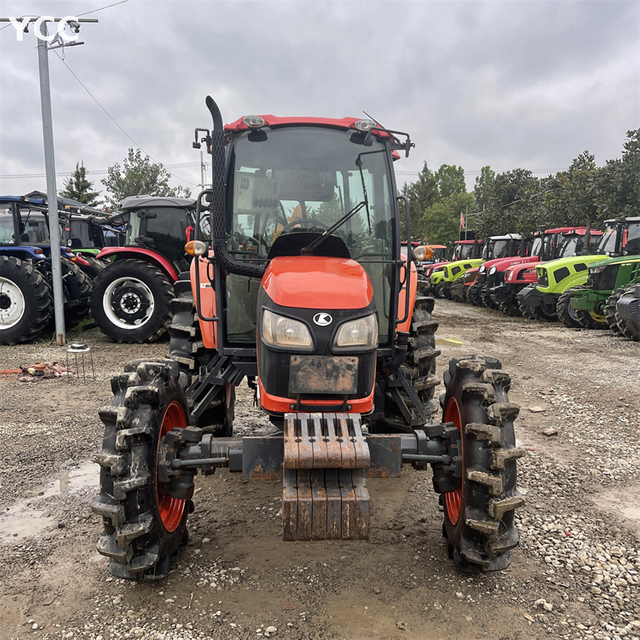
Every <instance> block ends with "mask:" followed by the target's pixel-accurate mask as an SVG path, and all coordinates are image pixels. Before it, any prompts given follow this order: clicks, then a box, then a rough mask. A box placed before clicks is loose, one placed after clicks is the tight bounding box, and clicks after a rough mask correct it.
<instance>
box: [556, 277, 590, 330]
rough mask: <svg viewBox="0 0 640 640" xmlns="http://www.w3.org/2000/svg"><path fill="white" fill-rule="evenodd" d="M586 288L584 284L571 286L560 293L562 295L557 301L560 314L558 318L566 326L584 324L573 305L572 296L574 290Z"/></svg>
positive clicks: (574, 326)
mask: <svg viewBox="0 0 640 640" xmlns="http://www.w3.org/2000/svg"><path fill="white" fill-rule="evenodd" d="M584 288H585V287H584V286H578V287H569V288H568V289H567V290H566V291H564V292H563V293H561V294H560V297H559V298H558V301H557V302H556V314H557V316H558V320H559V321H560V322H562V324H564V326H565V327H569V328H570V329H572V328H576V327H582V326H583V325H582V324H581V322H580V318H579V317H578V314H577V309H574V308H573V307H572V306H571V296H572V295H573V292H574V291H577V290H578V289H584Z"/></svg>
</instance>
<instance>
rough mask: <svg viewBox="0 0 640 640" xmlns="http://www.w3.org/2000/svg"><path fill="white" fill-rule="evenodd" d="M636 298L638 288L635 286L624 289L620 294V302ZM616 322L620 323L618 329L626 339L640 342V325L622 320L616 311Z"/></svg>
mask: <svg viewBox="0 0 640 640" xmlns="http://www.w3.org/2000/svg"><path fill="white" fill-rule="evenodd" d="M635 296H636V287H635V285H634V286H632V287H623V288H622V291H621V292H620V298H619V299H620V300H622V299H623V298H628V297H635ZM616 320H617V323H618V329H620V333H622V335H623V336H624V337H625V338H629V340H634V341H635V342H638V341H640V324H639V323H637V322H634V321H633V320H626V319H625V318H621V317H620V314H619V313H618V312H617V311H616Z"/></svg>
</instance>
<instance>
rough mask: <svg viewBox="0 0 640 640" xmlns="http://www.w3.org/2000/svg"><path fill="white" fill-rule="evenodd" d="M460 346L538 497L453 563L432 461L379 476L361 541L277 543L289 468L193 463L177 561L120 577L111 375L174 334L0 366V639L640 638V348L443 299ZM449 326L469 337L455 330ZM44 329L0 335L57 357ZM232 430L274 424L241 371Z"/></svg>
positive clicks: (29, 356)
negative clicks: (501, 547) (507, 530)
mask: <svg viewBox="0 0 640 640" xmlns="http://www.w3.org/2000/svg"><path fill="white" fill-rule="evenodd" d="M434 316H435V317H436V319H437V320H439V321H440V323H441V324H440V329H439V331H438V334H437V337H438V342H439V343H440V346H439V348H440V349H441V350H442V352H443V356H442V357H441V358H440V359H439V365H438V373H441V372H442V369H443V368H444V367H445V365H446V363H447V362H448V359H449V358H450V357H453V356H457V355H465V354H467V353H480V354H486V355H494V356H496V357H498V358H500V359H501V361H502V364H503V368H506V369H507V370H509V371H510V373H511V375H512V379H513V385H512V390H511V392H510V400H512V401H514V402H517V403H519V404H520V405H521V412H520V417H519V418H518V420H517V421H516V435H517V438H518V440H519V443H520V446H523V447H525V448H526V449H527V452H528V455H527V456H525V458H523V459H522V460H521V461H520V463H519V487H520V490H521V492H522V493H525V494H526V498H527V504H526V506H525V507H524V508H523V509H521V510H519V512H518V514H517V522H518V526H519V530H520V534H521V543H520V547H519V548H518V549H516V550H515V551H514V552H513V554H512V566H511V567H510V568H509V569H508V570H505V571H502V572H499V573H497V574H481V575H475V574H474V575H468V574H462V573H459V572H457V571H456V570H455V569H454V567H453V566H452V564H451V562H450V560H449V559H448V557H447V553H446V546H445V544H444V542H443V540H442V537H441V524H442V512H441V511H440V510H439V508H438V502H437V497H436V496H435V494H434V493H433V491H432V489H431V477H430V472H417V471H414V470H413V469H411V468H409V467H408V468H406V470H405V471H403V473H402V475H401V477H400V478H398V479H396V480H369V481H368V483H367V484H368V487H369V490H370V493H371V503H372V506H371V509H372V534H371V539H370V540H369V542H356V543H349V542H326V543H317V542H316V543H302V542H300V543H284V542H282V541H281V538H280V516H281V512H280V507H281V499H280V498H281V486H280V485H279V483H278V482H261V483H251V482H246V481H243V480H242V479H241V478H239V477H238V476H236V475H232V474H229V473H227V472H224V471H223V472H219V473H216V474H215V475H214V476H210V477H207V478H203V477H199V478H198V481H197V488H196V496H195V498H194V500H195V503H196V511H195V513H193V514H192V516H191V517H190V521H189V522H190V526H189V529H190V543H189V546H188V547H186V548H185V549H184V550H183V551H182V552H181V553H180V555H179V556H178V557H177V558H176V560H175V562H174V564H173V565H172V572H171V573H170V574H169V576H168V578H167V579H165V580H164V581H161V582H159V583H153V584H139V583H131V582H126V581H122V580H119V579H115V578H112V577H111V576H110V574H109V572H108V569H107V562H106V560H105V558H103V557H102V556H100V555H99V554H98V553H97V552H96V551H95V544H96V541H97V538H98V535H99V533H100V530H101V522H100V519H99V518H98V517H96V516H94V515H93V514H92V513H91V511H90V509H89V505H90V503H91V500H92V499H93V497H94V495H95V493H96V491H97V489H96V482H97V474H96V469H97V467H96V465H93V464H92V463H90V462H89V460H90V457H91V455H92V454H93V453H95V452H96V451H98V450H99V448H100V441H101V438H102V426H101V423H100V421H99V420H98V418H97V409H98V408H99V407H100V406H102V405H105V404H109V402H110V400H111V392H110V388H109V382H108V381H109V378H110V376H111V375H112V374H115V373H117V372H119V371H121V370H122V367H123V365H124V363H125V362H126V361H128V360H131V359H134V358H140V357H150V358H153V357H161V356H162V355H164V353H166V351H167V343H158V344H153V345H135V346H132V345H115V344H112V343H110V342H108V341H107V340H106V339H105V338H104V337H103V336H101V335H100V334H99V333H98V332H97V331H95V330H94V331H89V332H85V333H84V334H71V335H70V339H81V340H82V341H84V342H87V343H88V344H89V345H90V346H91V353H92V354H93V356H94V364H95V368H96V377H95V380H94V379H93V378H92V376H89V377H88V379H87V380H86V381H84V382H82V381H79V380H66V379H63V378H62V379H54V380H43V381H38V382H36V383H20V382H16V381H15V379H10V378H9V379H0V433H1V435H2V438H0V455H1V456H2V459H3V460H4V461H5V464H4V465H3V468H2V469H1V470H0V488H1V489H2V491H1V492H0V502H1V506H2V508H3V510H4V515H2V516H0V640H10V639H11V640H13V639H16V640H17V639H20V640H23V639H25V638H46V639H49V640H54V639H55V640H58V639H64V638H67V639H70V638H74V639H80V638H82V639H87V640H100V639H102V640H115V639H120V638H143V639H150V640H151V639H153V640H192V639H194V638H205V639H206V638H222V639H229V640H231V639H235V638H261V637H283V638H284V637H286V638H318V637H324V638H361V637H367V638H394V639H395V638H408V639H421V638H492V639H493V638H504V639H507V638H509V639H510V638H514V639H515V638H556V637H558V638H566V639H568V640H573V639H578V638H608V639H610V640H615V639H617V638H628V639H630V640H640V595H639V594H640V589H639V588H638V586H639V572H640V497H639V496H640V491H639V489H640V469H639V467H640V457H639V455H638V454H639V450H640V399H639V397H638V379H639V374H640V350H639V349H638V345H637V343H632V342H629V341H626V340H623V339H621V338H617V337H614V336H612V335H610V334H609V333H608V332H596V331H581V330H570V329H566V328H564V327H561V326H559V325H557V324H535V323H530V322H527V321H524V320H522V319H518V318H506V317H504V316H502V315H500V314H498V313H495V312H492V311H489V310H486V309H477V308H474V307H470V306H467V305H458V304H455V303H453V302H449V301H438V303H437V305H436V309H435V312H434ZM448 338H454V339H455V340H457V341H462V342H463V344H458V342H451V341H449V340H448ZM65 357H66V351H65V350H64V349H59V348H54V347H49V346H47V345H46V344H35V345H26V346H19V347H0V368H1V369H8V368H14V367H17V366H19V365H20V364H24V363H29V364H33V363H35V362H37V361H55V360H58V361H60V362H62V363H64V362H65ZM238 398H239V402H238V407H237V411H236V427H237V428H238V430H239V432H245V433H246V432H249V431H258V432H265V431H267V430H268V429H269V428H270V427H269V423H268V421H266V420H265V419H264V416H263V415H262V414H261V413H260V412H258V411H257V410H256V409H255V408H254V407H253V402H252V396H251V393H250V392H249V390H248V389H247V388H246V386H242V387H240V388H239V390H238Z"/></svg>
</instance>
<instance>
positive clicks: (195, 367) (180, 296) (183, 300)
mask: <svg viewBox="0 0 640 640" xmlns="http://www.w3.org/2000/svg"><path fill="white" fill-rule="evenodd" d="M174 290H175V295H176V298H174V299H173V300H172V301H171V310H172V312H173V318H172V320H171V324H170V325H169V329H168V331H169V356H168V357H169V358H170V359H172V360H174V361H176V362H177V363H178V364H179V366H180V371H181V372H183V373H184V379H185V380H186V384H187V385H189V384H191V382H192V381H193V377H194V375H197V374H198V372H199V369H200V367H202V366H205V365H207V364H208V363H209V362H211V360H213V359H214V358H215V357H216V356H217V353H218V352H217V351H216V350H215V349H207V348H205V346H204V344H203V342H202V332H201V330H200V322H199V321H198V316H197V314H196V306H195V302H194V300H193V292H192V289H191V281H190V278H189V272H188V271H185V272H183V273H181V274H180V275H179V276H178V280H176V282H175V284H174ZM235 399H236V392H235V387H234V386H233V385H232V384H229V383H228V382H227V383H226V384H225V388H224V390H221V392H220V394H219V396H218V397H217V398H214V399H213V400H212V401H211V403H210V404H209V406H208V407H207V408H206V409H205V410H204V412H203V413H202V415H201V416H200V417H199V418H198V419H197V420H194V421H193V423H194V424H195V426H197V427H199V428H201V429H202V430H203V431H205V432H214V433H215V435H216V436H220V437H231V436H232V435H233V418H234V406H235ZM188 403H189V401H188ZM192 408H193V407H192V406H189V409H192Z"/></svg>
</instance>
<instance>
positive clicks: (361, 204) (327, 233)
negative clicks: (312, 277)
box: [300, 200, 368, 256]
mask: <svg viewBox="0 0 640 640" xmlns="http://www.w3.org/2000/svg"><path fill="white" fill-rule="evenodd" d="M367 205H368V203H367V201H366V200H363V201H362V202H359V203H358V204H357V205H356V206H355V207H353V209H351V211H348V212H347V213H345V214H344V215H343V216H342V218H340V220H338V221H337V222H334V223H333V224H332V225H331V226H330V227H329V228H328V229H327V230H326V231H325V232H324V233H322V235H320V236H318V237H317V238H316V239H315V240H314V241H313V242H312V243H311V244H308V245H307V246H306V247H303V248H302V250H301V251H300V253H301V255H303V256H308V255H313V252H314V250H315V249H317V248H318V247H319V246H320V245H321V244H322V243H323V242H324V241H325V240H326V239H327V238H328V237H329V236H330V235H331V234H332V233H333V232H334V231H335V230H336V229H337V228H338V227H339V226H341V225H343V224H344V223H345V222H346V221H347V220H349V218H352V217H353V216H354V215H355V214H356V213H358V211H360V209H362V207H364V206H367ZM367 208H368V207H367Z"/></svg>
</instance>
